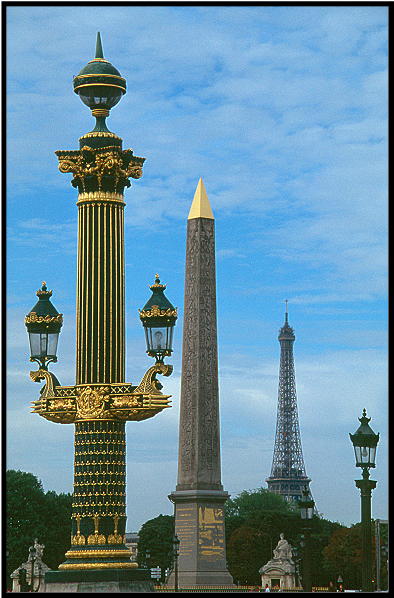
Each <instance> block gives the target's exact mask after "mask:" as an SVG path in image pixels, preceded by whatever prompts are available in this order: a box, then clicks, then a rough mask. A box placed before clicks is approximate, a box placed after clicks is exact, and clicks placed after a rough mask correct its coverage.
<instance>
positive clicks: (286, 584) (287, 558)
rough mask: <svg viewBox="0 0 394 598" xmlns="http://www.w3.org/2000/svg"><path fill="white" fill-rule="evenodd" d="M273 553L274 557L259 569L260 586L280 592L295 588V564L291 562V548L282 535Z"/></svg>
mask: <svg viewBox="0 0 394 598" xmlns="http://www.w3.org/2000/svg"><path fill="white" fill-rule="evenodd" d="M273 552H274V557H273V558H272V559H271V560H269V561H268V563H266V564H265V565H264V566H263V567H261V569H259V573H260V575H261V586H262V587H263V588H264V587H265V586H266V584H268V585H269V587H270V589H271V590H272V589H273V588H274V587H278V588H279V589H280V590H290V589H292V588H295V587H296V585H295V563H294V561H293V560H292V550H291V546H290V544H289V543H288V542H287V540H285V539H284V536H283V534H280V540H279V542H278V545H277V546H276V548H274V551H273Z"/></svg>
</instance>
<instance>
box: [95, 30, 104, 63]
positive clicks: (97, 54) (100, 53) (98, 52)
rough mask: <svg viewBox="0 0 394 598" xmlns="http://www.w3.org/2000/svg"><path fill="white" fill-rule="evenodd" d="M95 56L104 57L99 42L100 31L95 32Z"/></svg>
mask: <svg viewBox="0 0 394 598" xmlns="http://www.w3.org/2000/svg"><path fill="white" fill-rule="evenodd" d="M95 58H104V53H103V46H102V44H101V36H100V31H98V32H97V41H96V56H95Z"/></svg>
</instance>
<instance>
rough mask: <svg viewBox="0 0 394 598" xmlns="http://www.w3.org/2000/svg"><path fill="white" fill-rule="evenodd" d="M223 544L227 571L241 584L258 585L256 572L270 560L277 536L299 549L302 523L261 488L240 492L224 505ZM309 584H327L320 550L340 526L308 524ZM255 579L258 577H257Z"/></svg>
mask: <svg viewBox="0 0 394 598" xmlns="http://www.w3.org/2000/svg"><path fill="white" fill-rule="evenodd" d="M225 510H226V540H227V561H228V566H229V571H230V573H231V574H232V575H233V577H234V578H235V579H236V580H238V582H240V583H253V584H255V583H258V580H259V576H258V570H259V569H260V567H262V565H264V564H265V563H266V562H267V561H268V560H270V559H271V558H272V551H273V548H275V546H276V544H277V542H278V540H279V534H280V533H281V532H283V533H284V535H285V538H286V539H287V540H288V542H289V543H290V544H291V545H292V546H294V547H297V548H299V549H300V552H301V554H302V547H301V544H302V542H303V537H302V536H303V534H304V529H303V527H304V525H305V523H304V521H303V520H302V519H301V517H300V513H299V510H298V508H297V506H296V505H295V504H294V503H288V502H287V501H285V500H284V499H283V497H282V496H280V495H277V494H274V493H272V492H269V491H268V490H266V489H264V488H258V489H257V490H251V491H243V492H241V494H240V495H239V496H237V497H236V498H234V499H232V500H229V501H227V503H226V507H225ZM309 526H310V529H311V535H310V547H311V567H312V581H313V584H314V585H325V584H326V583H328V579H329V573H328V572H327V571H326V570H325V569H323V568H322V560H323V555H322V551H323V548H324V547H325V546H326V545H327V544H328V542H329V540H330V537H331V535H332V533H333V531H334V530H336V529H337V528H338V527H340V525H339V524H338V523H333V522H331V521H328V520H326V519H322V518H319V517H314V518H313V519H312V520H311V521H310V525H309ZM256 576H257V577H256Z"/></svg>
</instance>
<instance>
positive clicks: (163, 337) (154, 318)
mask: <svg viewBox="0 0 394 598" xmlns="http://www.w3.org/2000/svg"><path fill="white" fill-rule="evenodd" d="M149 288H150V289H151V291H152V296H151V297H150V299H149V300H148V301H147V302H146V304H145V305H144V307H143V308H142V310H139V312H140V318H141V322H142V324H143V326H144V330H145V338H146V347H147V351H146V352H147V353H148V355H150V356H151V357H155V358H156V363H162V362H163V358H164V357H165V356H166V355H171V353H172V337H173V332H174V326H175V322H176V319H177V311H176V309H175V307H174V306H173V305H172V304H171V303H170V302H169V301H168V299H167V297H166V296H165V295H164V290H165V288H166V285H165V284H160V278H159V275H158V274H156V279H155V282H154V284H153V285H152V286H150V287H149Z"/></svg>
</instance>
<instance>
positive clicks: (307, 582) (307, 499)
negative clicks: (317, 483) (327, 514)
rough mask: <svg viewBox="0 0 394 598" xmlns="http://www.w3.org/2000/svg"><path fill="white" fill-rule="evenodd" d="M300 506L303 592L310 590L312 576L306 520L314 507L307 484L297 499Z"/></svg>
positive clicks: (308, 532) (308, 531) (311, 514)
mask: <svg viewBox="0 0 394 598" xmlns="http://www.w3.org/2000/svg"><path fill="white" fill-rule="evenodd" d="M298 506H299V507H300V513H301V519H303V520H305V526H304V533H305V546H304V559H303V575H302V577H303V588H304V592H312V577H311V547H310V531H311V530H310V527H309V525H308V522H309V521H310V520H311V519H312V517H313V511H314V508H315V501H314V500H313V499H312V497H311V495H310V492H309V488H308V486H305V487H304V489H303V490H302V500H300V501H298Z"/></svg>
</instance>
